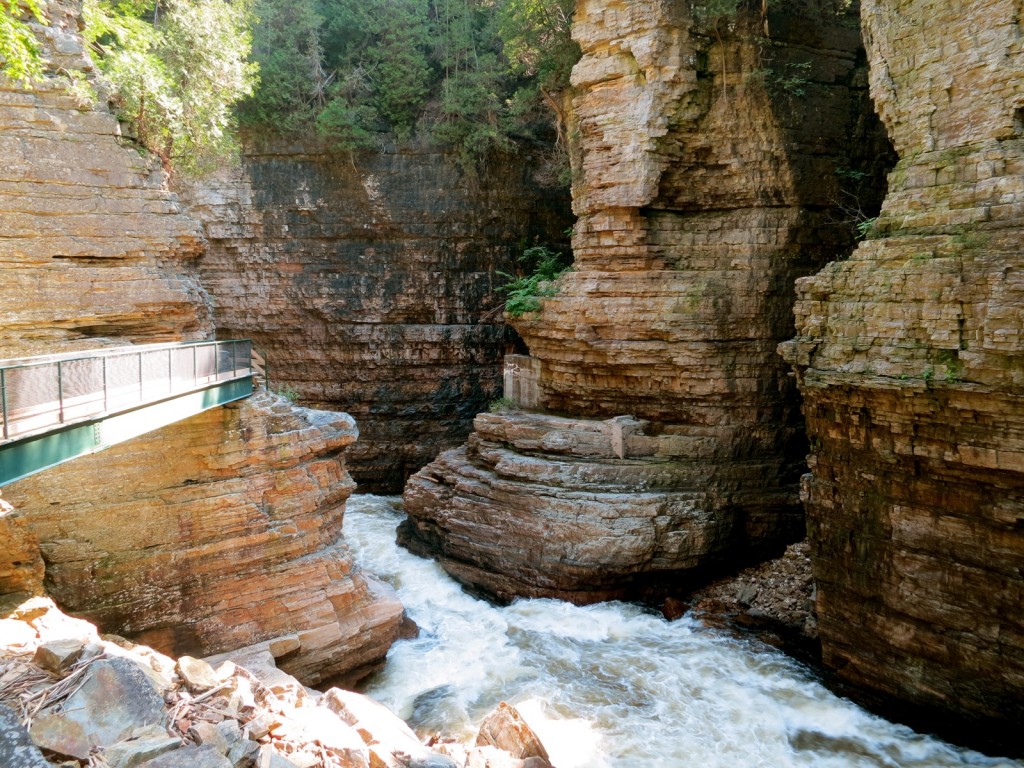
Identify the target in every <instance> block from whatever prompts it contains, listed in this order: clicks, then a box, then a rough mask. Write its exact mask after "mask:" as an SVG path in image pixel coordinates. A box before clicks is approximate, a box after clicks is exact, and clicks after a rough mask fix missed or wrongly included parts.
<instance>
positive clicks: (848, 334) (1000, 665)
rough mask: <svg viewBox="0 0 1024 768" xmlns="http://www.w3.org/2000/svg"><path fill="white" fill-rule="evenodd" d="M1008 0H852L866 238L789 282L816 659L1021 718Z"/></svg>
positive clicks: (1023, 440)
mask: <svg viewBox="0 0 1024 768" xmlns="http://www.w3.org/2000/svg"><path fill="white" fill-rule="evenodd" d="M1021 10H1022V8H1021V4H1020V3H1019V2H1012V1H1010V0H1005V1H998V2H985V3H968V4H954V5H936V4H933V3H929V2H925V1H924V0H886V1H885V2H878V1H877V0H873V1H872V2H865V4H864V28H865V32H866V34H867V39H868V42H869V55H870V60H871V86H872V93H873V96H874V98H875V100H876V104H877V106H878V110H879V113H880V114H881V115H882V117H883V119H884V121H885V124H886V127H887V128H888V130H889V133H890V135H891V136H892V139H893V143H894V144H895V146H896V148H897V149H898V150H899V153H900V156H901V159H900V162H899V165H898V166H897V168H896V170H895V171H894V172H893V173H892V175H891V176H890V193H889V196H888V197H887V198H886V202H885V205H884V208H883V210H882V214H881V216H880V218H879V220H878V223H877V225H876V232H875V239H871V240H869V241H867V242H865V243H862V244H861V246H860V248H859V249H858V250H857V251H856V252H855V253H854V255H853V257H852V258H851V259H850V260H849V261H845V262H838V263H835V264H832V265H830V266H829V267H828V268H827V269H826V270H824V271H823V272H821V273H820V274H818V275H816V276H814V277H809V278H806V279H804V280H801V281H800V282H799V284H798V290H799V297H800V300H799V301H798V303H797V308H796V316H797V330H798V334H799V335H798V336H797V338H796V339H795V340H793V341H792V342H789V343H787V344H785V345H783V351H784V354H785V355H786V357H787V359H788V360H789V361H790V362H792V363H794V364H795V366H796V368H797V370H798V372H799V374H800V384H801V390H802V392H803V395H804V398H805V400H806V405H805V412H806V416H807V422H808V430H809V432H810V436H811V445H812V452H813V453H812V457H811V470H812V472H811V475H809V476H808V478H807V481H806V483H805V485H804V498H805V502H806V505H807V510H808V516H809V529H810V534H811V544H812V554H813V558H814V576H815V579H816V581H817V584H818V600H817V605H818V617H819V623H820V632H821V639H822V645H823V651H824V659H825V662H826V664H828V665H829V666H831V667H833V668H834V669H836V670H837V671H838V672H839V674H840V675H841V676H842V677H843V678H845V679H847V680H850V681H853V682H855V683H858V684H862V685H865V686H868V687H870V688H873V689H876V690H880V691H882V692H884V693H887V694H892V695H895V696H898V697H900V698H902V699H904V700H908V701H911V702H914V703H917V704H921V705H924V706H926V707H929V708H934V709H938V710H941V711H945V712H952V713H956V716H957V717H958V718H963V717H968V718H979V719H986V718H994V719H996V720H1001V721H1009V722H1012V723H1015V724H1016V725H1017V726H1018V727H1019V725H1020V723H1021V722H1024V704H1022V702H1024V652H1022V651H1024V614H1022V612H1021V605H1022V604H1024V579H1022V574H1021V569H1020V565H1021V563H1022V562H1024V512H1022V510H1024V395H1022V393H1024V389H1022V386H1024V366H1022V365H1021V360H1022V359H1024V358H1022V352H1024V315H1022V313H1021V307H1022V306H1024V270H1022V267H1024V258H1022V255H1021V248H1020V244H1021V236H1022V231H1024V120H1022V119H1021V115H1022V114H1024V77H1022V75H1024V62H1022V60H1021V35H1020V26H1019V19H1020V14H1021Z"/></svg>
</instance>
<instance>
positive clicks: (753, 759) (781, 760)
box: [345, 495, 1024, 768]
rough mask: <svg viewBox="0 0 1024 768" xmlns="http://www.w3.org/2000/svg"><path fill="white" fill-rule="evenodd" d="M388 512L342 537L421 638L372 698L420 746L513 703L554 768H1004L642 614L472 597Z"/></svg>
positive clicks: (699, 631)
mask: <svg viewBox="0 0 1024 768" xmlns="http://www.w3.org/2000/svg"><path fill="white" fill-rule="evenodd" d="M402 517H403V514H402V512H401V511H400V502H399V501H398V499H397V498H390V497H381V496H369V495H361V496H353V497H352V498H351V499H350V501H349V502H348V509H347V512H346V515H345V537H346V539H347V540H348V542H349V543H350V545H351V547H352V549H353V550H354V552H355V556H356V560H357V562H359V563H360V564H361V565H362V567H363V568H365V569H367V570H369V571H372V572H374V573H376V574H377V575H379V576H380V577H381V578H383V579H384V580H386V581H388V582H390V583H391V584H392V585H393V586H394V587H395V588H396V589H397V591H398V594H399V596H400V597H401V599H402V601H403V602H404V603H405V605H406V609H407V612H408V614H409V616H410V617H411V618H412V619H413V620H414V621H415V622H416V624H417V625H418V626H419V630H420V634H419V637H417V638H415V639H412V640H404V641H399V642H398V643H397V644H396V645H395V646H393V648H392V650H391V652H390V653H389V655H388V662H387V666H386V667H385V669H384V670H383V671H382V672H381V673H379V674H378V675H376V676H375V677H373V678H372V679H371V680H370V681H369V683H368V685H367V688H366V691H365V692H366V693H368V694H369V695H371V696H373V697H374V698H376V699H378V700H380V701H383V702H384V703H385V704H387V705H388V706H389V707H390V708H391V709H392V710H393V711H395V712H396V713H397V714H398V715H399V716H401V717H402V718H403V719H406V720H407V721H409V722H410V724H411V725H412V726H413V727H414V728H415V729H416V730H417V731H418V732H419V734H420V736H421V737H425V736H430V735H433V734H441V735H444V736H452V737H455V738H462V739H469V738H471V737H473V736H475V734H476V728H477V727H478V726H479V724H480V721H481V720H482V719H483V717H484V716H485V715H486V714H487V713H488V712H489V711H490V710H491V709H493V708H494V707H495V706H496V705H497V704H498V702H500V701H503V700H504V701H508V702H509V703H511V704H513V705H515V706H516V707H517V708H518V709H519V710H520V711H521V712H522V714H523V716H524V717H525V718H526V719H527V720H528V721H529V722H530V724H531V725H532V726H533V727H534V729H535V730H536V731H537V732H538V734H539V735H540V737H541V739H542V740H543V741H544V743H545V746H546V747H547V749H548V751H549V752H550V754H551V757H552V762H553V763H554V765H556V766H558V768H612V767H614V768H658V767H661V768H677V767H678V768H682V766H700V767H701V768H755V767H756V766H764V767H765V768H769V767H770V768H787V767H788V766H794V767H797V766H814V767H815V768H877V767H878V766H884V767H885V768H945V767H947V766H949V767H952V766H989V767H991V768H1013V767H1014V766H1024V763H1022V762H1018V761H1012V760H1006V759H999V758H991V757H985V756H983V755H981V754H979V753H977V752H972V751H968V750H963V749H960V748H957V747H953V746H951V745H948V744H946V743H943V742H941V741H939V740H937V739H934V738H932V737H930V736H924V735H920V734H917V733H915V732H914V731H912V730H910V729H909V728H906V727H904V726H900V725H894V724H892V723H889V722H887V721H885V720H883V719H881V718H879V717H875V716H873V715H871V714H868V713H867V712H865V711H864V710H862V709H860V708H859V707H857V706H856V705H854V704H852V703H851V702H849V701H846V700H844V699H841V698H838V697H837V696H835V695H833V694H832V693H830V692H829V691H828V690H827V689H826V688H825V687H824V685H822V684H821V683H820V682H818V681H817V680H816V679H815V677H814V675H813V674H812V673H811V672H810V671H809V670H807V669H806V668H805V667H803V666H801V665H800V664H799V663H797V662H795V661H793V660H792V659H790V658H788V657H786V656H784V655H783V654H781V653H780V652H779V651H776V650H775V649H772V648H769V647H767V646H765V645H763V644H761V643H759V642H757V641H754V640H738V639H736V638H735V637H732V636H729V635H727V634H725V633H723V632H721V631H718V630H713V629H708V628H706V627H704V626H702V625H701V624H700V623H699V622H697V621H696V620H694V619H691V618H690V617H684V618H683V619H681V620H679V621H676V622H672V623H669V622H667V621H665V620H664V619H663V618H662V617H661V616H660V615H656V614H653V613H651V612H650V611H647V610H645V609H643V608H641V607H639V606H635V605H631V604H627V603H603V604H599V605H592V606H589V607H575V606H572V605H570V604H568V603H563V602H559V601H556V600H520V601H517V602H515V603H514V604H512V605H510V606H507V607H495V606H493V605H491V604H489V603H486V602H484V601H482V600H478V599H476V598H473V597H470V596H469V595H467V594H466V593H464V592H463V591H462V590H461V588H460V587H459V586H458V585H457V584H456V583H455V582H454V581H453V580H452V579H450V578H449V577H448V576H447V575H446V574H445V573H444V572H443V571H442V570H441V568H440V567H439V566H438V565H437V564H436V563H434V562H432V561H429V560H424V559H422V558H419V557H416V556H415V555H412V554H410V553H408V552H406V551H405V550H403V549H400V548H399V547H397V546H396V545H395V543H394V539H395V534H394V530H395V527H396V526H397V525H398V523H399V522H400V521H401V520H402Z"/></svg>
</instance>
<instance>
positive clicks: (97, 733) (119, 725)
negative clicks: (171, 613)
mask: <svg viewBox="0 0 1024 768" xmlns="http://www.w3.org/2000/svg"><path fill="white" fill-rule="evenodd" d="M83 674H84V675H85V682H84V683H83V685H82V687H81V688H79V689H78V690H77V691H76V692H75V693H73V694H72V695H71V696H70V697H69V698H68V699H67V700H66V701H65V702H64V703H63V704H62V705H60V706H59V707H56V708H52V709H50V710H44V712H43V714H42V716H41V717H39V718H37V719H36V720H35V722H33V724H32V728H31V734H32V739H33V741H35V743H36V744H37V745H39V746H40V747H42V748H44V749H47V750H50V751H51V752H55V753H56V754H58V755H62V756H66V757H71V758H75V759H79V760H87V759H88V758H89V755H90V752H91V751H92V750H93V748H95V747H102V748H107V747H111V746H113V745H115V744H117V743H118V742H120V741H123V740H125V739H128V738H131V737H132V736H133V735H134V733H135V732H136V731H137V730H139V729H143V728H146V727H147V726H153V725H159V724H161V723H162V722H163V720H164V700H163V697H162V696H161V695H160V693H159V692H158V690H157V688H156V687H155V685H154V683H153V681H152V680H151V679H150V677H149V675H148V674H147V673H146V672H145V671H144V670H143V669H142V668H141V667H140V666H139V665H138V664H136V663H135V662H133V661H131V660H129V659H126V658H109V659H100V660H98V661H96V662H94V663H93V664H91V665H90V666H89V667H88V668H87V671H85V672H83Z"/></svg>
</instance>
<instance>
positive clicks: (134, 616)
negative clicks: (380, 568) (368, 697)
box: [4, 393, 402, 685]
mask: <svg viewBox="0 0 1024 768" xmlns="http://www.w3.org/2000/svg"><path fill="white" fill-rule="evenodd" d="M356 434H357V433H356V429H355V425H354V423H353V421H352V419H351V417H349V416H347V415H345V414H338V413H328V412H325V411H310V410H307V409H303V408H296V407H294V406H292V405H291V404H289V403H287V402H286V401H284V400H283V399H281V398H277V397H275V396H272V395H267V394H265V393H264V394H259V395H256V396H254V397H253V398H251V399H250V400H246V401H242V403H241V404H237V405H232V406H228V407H224V408H219V409H215V410H213V411H208V412H206V413H203V414H200V415H198V416H195V417H193V418H191V419H188V420H187V421H184V422H179V423H177V424H174V425H172V426H170V427H166V428H164V429H161V430H159V431H157V432H152V433H150V434H148V435H144V436H142V437H139V438H137V439H135V440H132V441H130V442H128V443H125V444H122V445H119V446H115V447H113V448H110V449H107V450H106V451H104V452H102V453H100V454H96V455H93V456H88V457H84V458H81V459H77V460H75V461H74V462H71V463H69V464H65V465H63V466H60V467H57V468H55V469H52V470H48V471H47V472H45V473H42V474H40V475H35V476H33V477H30V478H26V479H24V480H21V481H18V482H16V483H13V484H11V485H9V486H8V487H7V488H5V494H4V495H5V497H6V498H7V499H8V501H10V502H11V503H12V504H13V505H14V506H15V507H16V508H18V509H19V510H21V511H23V512H24V513H25V515H24V520H25V522H26V523H27V525H28V527H29V529H30V531H31V532H32V534H33V535H34V536H35V537H36V539H37V540H38V542H39V546H40V549H41V551H42V554H43V558H44V560H45V562H46V580H45V586H46V591H47V593H48V594H50V595H52V596H53V597H54V598H55V599H56V600H58V601H59V602H60V604H61V605H62V606H63V607H64V609H65V610H68V611H70V612H72V613H74V614H76V615H79V616H83V617H85V618H87V619H88V620H90V621H92V622H94V623H96V624H97V625H98V626H99V627H100V628H101V629H102V630H103V631H105V632H114V633H116V634H119V635H123V636H125V637H128V638H131V639H133V640H135V641H138V642H143V643H146V644H148V645H152V646H153V647H154V648H157V649H159V650H161V651H163V652H166V653H173V654H175V655H182V654H190V655H207V654H211V653H216V652H219V651H225V650H229V649H232V648H239V647H242V646H249V645H252V644H254V643H256V642H259V641H267V640H272V639H276V640H278V642H276V643H275V644H273V645H272V647H273V648H274V649H275V651H276V654H277V655H278V656H279V657H280V659H279V663H280V665H281V667H282V668H283V669H285V670H287V671H289V672H290V673H291V674H294V675H296V676H297V677H299V678H301V679H302V680H303V681H304V682H306V683H307V684H310V685H312V684H315V683H317V682H318V681H320V680H330V679H332V678H335V677H338V676H342V675H356V676H358V674H359V672H360V671H365V670H366V669H368V668H371V667H372V665H373V664H375V663H377V662H379V661H380V660H382V659H383V657H384V655H385V653H386V652H387V649H388V647H389V646H390V645H391V643H392V642H393V641H394V639H395V637H396V634H397V632H398V627H399V624H400V622H401V616H402V606H401V603H400V602H399V601H398V599H397V597H396V596H395V595H394V592H393V591H392V590H391V589H390V588H388V587H386V586H385V585H383V584H381V583H379V582H377V581H376V580H374V579H373V578H372V577H370V576H368V575H366V574H363V573H361V572H360V571H358V570H357V569H355V568H354V566H353V563H352V557H351V555H350V553H349V550H348V547H347V546H346V545H345V542H344V540H343V539H342V537H341V528H342V520H343V516H344V508H345V500H346V499H347V498H348V496H349V494H350V493H351V492H352V489H353V488H354V487H355V484H354V483H353V482H352V480H351V479H350V478H349V476H348V474H347V473H346V471H345V465H344V456H343V451H344V449H345V448H346V447H347V446H348V445H350V444H351V443H352V442H353V441H354V440H355V439H356Z"/></svg>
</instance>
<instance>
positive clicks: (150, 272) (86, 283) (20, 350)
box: [0, 2, 402, 683]
mask: <svg viewBox="0 0 1024 768" xmlns="http://www.w3.org/2000/svg"><path fill="white" fill-rule="evenodd" d="M48 9H49V13H50V17H51V22H52V23H51V25H50V26H49V27H47V28H46V29H45V30H41V32H40V34H44V35H45V36H46V41H47V42H46V45H45V48H46V52H47V55H49V56H50V57H51V64H52V66H53V67H54V68H56V67H58V66H64V67H68V68H72V67H75V68H81V67H86V68H90V67H91V65H90V64H89V62H88V61H87V60H86V59H85V58H84V54H83V49H82V42H81V39H80V37H79V35H78V10H76V8H75V7H74V6H72V5H70V4H69V5H63V4H60V3H56V2H51V3H49V4H48ZM66 85H67V83H66V81H64V80H62V79H61V78H59V77H56V76H53V77H51V78H49V79H47V80H46V81H45V82H43V83H41V84H38V85H37V86H35V87H33V88H32V89H31V90H26V89H22V88H19V87H17V86H13V85H12V84H10V83H8V82H0V157H2V158H3V160H2V162H0V283H2V285H3V287H4V297H3V303H2V306H0V357H7V356H21V355H27V354H33V353H43V352H59V351H66V350H69V349H76V348H89V347H95V346H102V345H111V344H118V345H123V344H127V343H131V342H156V341H175V340H182V339H187V338H193V337H210V336H212V335H213V325H212V322H211V318H212V316H213V312H212V308H211V306H210V304H209V296H208V295H207V294H206V293H205V292H204V291H203V290H201V289H200V287H199V283H198V280H197V276H196V272H195V269H194V267H195V259H196V258H197V257H198V256H199V254H200V253H201V252H202V248H203V245H204V243H203V240H202V236H201V233H200V228H199V225H198V223H197V222H196V221H194V220H193V219H191V218H189V217H188V216H186V215H184V214H183V213H182V210H181V207H180V205H179V204H178V202H177V199H176V198H175V197H174V195H172V194H171V193H170V192H168V190H167V189H166V187H165V177H164V174H163V172H162V171H161V170H160V169H159V167H158V166H156V165H154V164H153V163H151V162H149V161H148V160H147V159H145V158H144V157H143V156H142V155H140V154H139V152H138V151H137V150H136V149H135V148H134V147H131V146H122V145H121V144H120V143H119V140H118V138H117V132H118V131H117V121H116V120H115V118H114V117H113V116H112V115H111V114H110V113H109V112H108V111H106V109H105V108H102V107H99V106H96V105H92V104H83V103H80V102H78V101H76V99H75V98H74V97H73V96H72V95H71V94H70V93H69V92H68V91H67V89H66ZM356 434H357V433H356V429H355V426H354V423H353V421H352V419H351V418H350V417H349V416H347V415H345V414H341V413H323V412H317V411H310V410H306V409H301V408H295V407H293V406H291V405H290V404H287V403H285V402H284V401H283V400H280V399H279V398H276V397H271V396H267V395H265V394H264V395H262V396H258V397H253V398H251V399H249V400H246V401H244V402H243V403H241V404H237V405H232V406H230V407H226V408H219V409H216V410H213V411H208V412H206V413H203V414H201V415H199V416H196V417H193V418H191V419H189V420H187V421H183V422H179V423H177V424H175V425H173V426H171V427H167V428H165V429H162V430H159V431H157V432H152V433H149V434H147V435H145V436H143V437H141V438H138V439H136V440H132V441H130V442H127V443H124V444H121V445H119V446H117V447H116V448H111V449H108V450H106V451H104V452H101V453H99V454H95V455H92V456H89V457H86V458H81V459H78V460H75V461H73V462H71V463H69V464H65V465H63V466H61V467H59V468H56V469H52V470H48V471H46V472H43V473H41V474H38V475H35V476H33V477H30V478H27V479H25V480H22V481H20V482H18V483H14V484H12V485H9V486H7V487H5V489H4V492H5V499H6V500H7V501H9V502H12V503H13V505H14V507H15V508H16V509H17V514H15V513H12V512H9V511H8V510H7V509H6V508H5V509H4V510H0V552H2V553H3V555H2V556H0V593H8V594H10V595H11V596H12V599H17V598H18V597H19V596H22V595H24V594H32V593H35V592H38V591H39V589H40V587H43V588H45V589H46V591H47V592H48V593H49V594H50V595H51V596H53V597H55V598H56V599H57V600H59V601H60V602H61V604H62V606H63V607H64V608H65V609H67V610H69V611H73V612H75V613H77V614H79V615H84V616H88V617H90V618H91V619H93V620H95V621H96V623H97V624H99V625H100V626H102V627H103V629H104V630H105V631H108V632H116V633H118V634H123V635H126V636H130V637H134V638H137V639H140V640H143V641H145V642H148V643H151V644H153V645H155V646H159V647H161V648H163V649H165V650H175V651H178V652H181V653H191V654H193V655H197V654H205V653H212V652H215V651H222V650H227V649H232V648H237V647H239V646H243V645H252V644H254V643H260V642H265V641H266V642H269V643H270V647H271V650H272V652H276V655H278V656H280V658H279V661H280V664H281V666H282V667H283V668H285V669H288V670H289V671H291V672H293V673H294V674H296V675H298V676H300V677H301V678H302V679H303V680H305V681H307V682H310V683H314V682H317V681H320V680H325V679H329V678H333V677H337V676H341V675H346V676H350V677H351V676H357V675H358V674H359V672H360V671H361V670H362V671H365V670H366V669H367V668H370V667H372V665H373V664H374V663H375V662H377V661H378V660H380V659H381V658H383V656H384V654H385V653H386V651H387V648H388V646H389V645H390V644H391V641H392V640H393V639H394V637H395V633H396V632H397V629H398V625H399V622H400V619H401V613H402V606H401V604H400V603H399V602H398V601H397V599H396V598H395V596H394V593H393V592H392V591H390V589H389V588H387V587H385V586H384V585H382V584H380V583H378V582H376V581H374V580H373V579H371V578H370V577H369V576H366V575H364V574H362V573H360V572H359V571H358V570H357V569H355V568H354V566H353V563H352V559H351V557H350V556H349V553H348V550H347V548H346V546H345V543H344V540H343V539H342V538H341V525H342V517H343V514H344V505H345V500H346V499H347V498H348V496H349V494H350V493H351V492H352V489H353V487H354V483H353V482H352V480H351V478H350V477H349V475H348V473H347V472H346V470H345V464H344V451H345V450H346V449H347V448H348V446H350V445H351V444H352V443H353V442H354V440H355V439H356ZM40 553H41V559H40ZM43 565H45V579H43V572H42V571H43Z"/></svg>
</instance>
